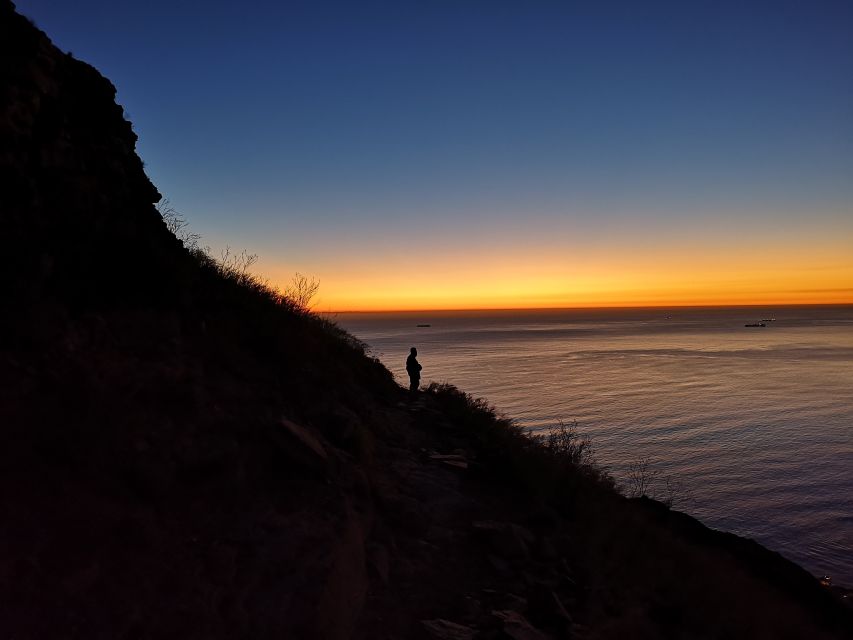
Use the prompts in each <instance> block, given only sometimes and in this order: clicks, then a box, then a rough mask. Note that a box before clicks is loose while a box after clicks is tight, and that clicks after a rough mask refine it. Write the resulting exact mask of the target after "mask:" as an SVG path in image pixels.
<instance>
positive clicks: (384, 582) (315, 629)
mask: <svg viewBox="0 0 853 640" xmlns="http://www.w3.org/2000/svg"><path fill="white" fill-rule="evenodd" d="M135 141H136V137H135V135H134V134H133V132H132V130H131V128H130V125H129V124H128V123H127V122H125V120H124V119H123V117H122V110H121V108H120V107H119V106H117V105H116V104H115V89H114V88H113V86H112V85H111V84H110V83H109V82H108V81H107V80H106V79H104V78H103V77H102V76H101V75H100V74H99V73H98V72H97V71H95V70H94V69H93V68H91V67H90V66H88V65H86V64H84V63H82V62H79V61H77V60H74V59H73V58H72V57H70V56H69V55H66V54H63V53H61V52H60V51H58V50H57V49H56V48H55V47H54V46H53V45H52V44H51V43H50V41H49V40H48V38H47V37H46V36H45V35H44V34H43V33H41V32H40V31H38V29H36V28H35V27H34V26H33V25H32V24H30V23H29V22H28V21H27V20H26V19H25V18H23V17H21V16H20V15H18V14H17V13H15V11H14V7H13V5H12V4H11V3H10V2H8V0H0V171H2V174H0V179H2V185H0V186H2V188H0V224H2V231H3V234H4V235H3V238H4V239H5V240H6V241H7V242H6V245H5V247H4V251H3V252H0V260H2V264H0V267H1V268H2V270H1V271H0V278H2V283H0V284H2V294H3V296H4V300H3V302H4V313H3V315H2V323H3V326H2V327H0V439H1V440H0V516H2V526H0V625H2V632H3V636H4V637H10V638H13V637H14V638H87V639H98V638H105V639H106V638H109V639H120V638H173V637H175V638H178V637H180V638H187V639H191V638H199V639H201V638H204V639H211V638H229V639H232V638H252V639H255V638H299V639H301V638H319V639H329V640H344V639H346V638H363V639H365V640H367V639H371V640H372V639H374V638H479V639H489V638H495V639H497V638H504V639H505V638H549V637H553V638H567V637H588V638H620V637H643V638H672V637H691V638H716V637H726V638H728V637H732V638H734V637H749V638H768V639H769V638H779V637H791V638H794V637H815V638H842V637H850V636H849V631H850V628H851V627H850V616H849V613H848V612H847V611H846V610H845V609H843V607H842V605H840V604H839V603H838V602H837V601H836V600H835V599H833V597H832V596H831V594H830V592H829V591H827V590H824V589H823V588H822V587H820V585H818V584H817V582H816V581H815V580H814V579H812V578H811V577H810V576H808V575H807V574H805V572H803V571H802V570H801V569H799V568H798V567H795V566H793V565H791V564H790V563H787V562H786V561H785V560H783V559H782V558H779V557H778V556H776V555H775V554H771V553H769V552H767V551H766V550H764V549H761V548H760V547H758V545H755V544H754V543H750V542H748V541H743V540H740V539H737V538H735V537H734V536H726V535H724V534H719V533H718V532H713V531H710V530H708V529H706V528H704V527H702V525H701V524H699V523H698V522H696V521H695V520H693V519H691V518H689V517H687V516H684V515H683V514H673V513H672V512H670V511H669V510H667V509H666V508H665V507H663V505H659V504H657V503H655V504H647V503H645V502H643V501H639V502H638V501H634V502H632V501H628V500H625V499H623V498H622V497H621V496H619V495H617V494H616V493H614V492H613V491H612V490H611V489H610V488H609V486H607V484H606V483H604V482H603V481H601V479H600V478H599V477H598V476H595V477H596V478H598V479H597V480H594V481H593V480H590V479H589V477H590V476H589V475H588V474H585V473H584V472H582V470H579V469H578V468H576V467H573V466H572V465H570V464H567V463H565V461H554V460H551V459H550V458H548V457H547V456H546V455H545V453H544V450H543V449H541V448H537V447H536V446H534V445H533V443H532V442H531V441H530V440H529V439H527V438H524V437H523V436H522V435H520V434H519V433H518V432H517V431H516V430H514V429H513V427H512V425H511V424H509V423H507V422H506V421H502V420H501V419H499V418H498V417H496V416H495V415H494V414H493V413H491V412H489V411H488V410H487V409H484V408H483V407H484V405H483V404H482V403H476V402H471V401H470V398H467V399H466V397H465V396H464V395H463V394H461V393H459V392H454V391H448V390H444V391H442V390H432V391H429V392H426V393H423V394H422V395H421V396H420V398H419V399H418V400H412V399H411V398H410V396H409V394H408V392H407V391H405V390H403V389H402V388H400V387H399V386H398V385H396V384H395V383H394V381H393V379H392V377H391V375H390V373H389V372H388V371H387V370H386V369H385V368H384V367H382V366H381V365H380V364H379V363H378V362H376V361H374V360H372V359H371V358H369V357H367V356H366V355H365V354H364V350H363V348H362V347H361V346H360V345H359V344H358V343H357V341H355V340H354V339H352V338H351V337H349V336H347V335H346V334H345V333H343V332H342V331H340V330H339V329H337V328H336V327H334V326H333V325H331V324H330V323H327V322H325V321H323V320H321V319H319V318H316V317H313V316H311V315H306V314H302V313H294V312H293V311H292V310H290V309H289V308H288V307H287V306H286V305H281V304H277V303H276V302H275V301H274V300H272V299H271V298H270V297H269V296H264V295H263V292H259V291H258V290H257V289H253V288H252V287H251V286H244V284H241V283H239V282H234V281H233V280H228V278H226V277H223V276H222V274H221V273H219V272H217V271H216V269H213V268H211V266H210V264H209V263H206V262H204V261H203V260H199V259H198V258H197V257H195V258H194V257H193V256H191V255H189V254H188V253H187V252H185V251H184V250H183V248H182V247H181V244H180V242H179V241H178V240H177V239H175V238H174V236H172V235H171V234H169V233H168V231H167V230H166V228H165V226H164V224H163V222H162V220H161V219H160V218H159V217H158V216H157V213H156V211H155V210H154V208H153V206H152V202H154V201H155V200H157V198H158V194H157V191H156V189H155V188H154V187H153V186H152V185H151V183H150V181H149V180H148V178H147V177H146V176H145V173H144V171H143V168H142V164H141V162H140V160H139V158H138V157H137V156H136V154H135V152H134V144H135Z"/></svg>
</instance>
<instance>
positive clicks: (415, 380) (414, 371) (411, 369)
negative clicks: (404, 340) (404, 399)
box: [406, 347, 423, 393]
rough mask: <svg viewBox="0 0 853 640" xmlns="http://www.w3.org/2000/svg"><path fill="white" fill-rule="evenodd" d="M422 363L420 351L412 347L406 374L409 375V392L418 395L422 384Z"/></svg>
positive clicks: (407, 359)
mask: <svg viewBox="0 0 853 640" xmlns="http://www.w3.org/2000/svg"><path fill="white" fill-rule="evenodd" d="M421 369H423V367H422V366H421V363H420V362H418V350H417V349H415V348H414V347H412V350H411V352H410V353H409V357H408V358H406V373H408V374H409V391H411V392H412V393H417V391H418V386H419V385H420V383H421Z"/></svg>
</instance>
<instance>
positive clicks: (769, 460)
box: [336, 306, 853, 584]
mask: <svg viewBox="0 0 853 640" xmlns="http://www.w3.org/2000/svg"><path fill="white" fill-rule="evenodd" d="M764 318H775V319H776V320H775V321H773V322H767V327H765V328H757V327H756V328H746V327H744V324H746V323H750V322H756V321H758V320H761V319H764ZM336 319H337V321H338V322H339V323H340V324H341V325H343V326H344V327H345V328H347V329H348V330H350V331H351V332H352V333H353V334H355V335H356V336H357V337H359V338H361V339H362V340H364V341H365V342H366V343H367V344H368V345H370V347H371V349H372V352H373V353H374V355H377V356H378V357H380V358H381V360H382V361H383V362H384V363H385V364H386V365H387V366H388V367H389V368H390V369H391V370H392V371H393V372H394V374H395V376H396V377H397V379H398V380H400V381H403V380H405V379H406V376H405V370H404V367H405V360H406V355H407V354H408V351H409V348H410V347H411V346H417V348H418V352H419V354H420V355H419V359H420V362H421V364H422V365H423V367H424V371H423V376H424V377H423V381H424V383H426V382H428V381H430V380H439V381H448V382H452V383H453V384H456V385H457V386H459V387H460V388H462V389H464V390H466V391H468V392H470V393H472V394H473V395H477V396H483V397H486V398H488V399H489V401H490V402H492V403H493V404H495V405H496V406H497V407H498V409H499V410H501V411H503V412H505V413H507V414H508V415H510V416H512V417H514V418H516V419H518V420H519V421H520V422H521V423H522V424H524V425H526V426H529V427H531V428H534V429H540V428H546V427H548V426H549V425H552V424H554V423H556V422H557V421H558V420H566V421H572V420H577V422H578V426H579V428H580V430H581V431H582V432H584V433H586V434H588V435H590V436H591V437H592V439H593V442H594V444H595V447H596V451H597V455H598V458H599V460H600V461H601V462H602V463H604V464H605V465H607V466H609V467H610V469H611V471H612V473H613V474H614V476H616V477H617V479H618V478H624V476H625V472H626V470H627V468H628V465H630V464H631V463H632V462H636V461H637V460H638V459H640V458H650V459H651V460H652V461H653V463H654V467H655V469H657V470H658V472H659V473H660V474H661V475H662V476H663V475H670V476H674V477H677V478H678V479H680V480H681V481H682V482H683V483H684V484H685V485H686V486H687V487H689V489H690V493H691V494H692V496H693V498H694V500H693V501H692V502H691V503H689V504H684V505H682V508H684V509H685V510H687V511H689V512H690V513H692V514H693V515H695V516H697V517H698V518H700V519H701V520H702V521H703V522H705V523H706V524H708V525H709V526H712V527H716V528H720V529H725V530H728V531H733V532H735V533H739V534H741V535H746V536H749V537H754V538H756V539H757V540H759V541H760V542H762V543H763V544H765V545H766V546H768V547H770V548H772V549H774V550H777V551H779V552H781V553H783V554H784V555H785V556H787V557H789V558H791V559H792V560H795V561H797V562H799V563H800V564H802V565H803V566H805V567H806V568H808V569H809V570H810V571H812V572H813V573H816V574H823V573H828V574H831V575H833V576H834V578H835V582H836V583H846V584H853V307H850V306H847V307H791V308H772V309H770V308H755V307H753V308H739V309H719V308H716V309H670V310H658V309H656V310H571V311H565V310H563V311H553V310H551V311H495V312H467V313H461V312H422V313H418V312H414V313H412V312H407V313H396V314H384V313H383V314H339V315H338V316H336ZM418 324H429V325H430V326H429V327H417V326H416V325H418Z"/></svg>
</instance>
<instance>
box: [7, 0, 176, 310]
mask: <svg viewBox="0 0 853 640" xmlns="http://www.w3.org/2000/svg"><path fill="white" fill-rule="evenodd" d="M115 94H116V89H115V87H114V86H113V85H112V84H111V83H110V81H109V80H107V79H106V78H104V77H103V76H102V75H101V74H100V73H98V71H97V70H96V69H94V68H93V67H91V66H89V65H88V64H86V63H84V62H81V61H79V60H76V59H74V58H73V57H72V56H71V54H66V53H62V52H61V51H59V50H58V49H57V48H56V47H55V46H54V45H53V44H52V43H51V42H50V40H49V39H48V38H47V36H45V35H44V34H43V33H42V32H41V31H39V30H38V29H36V28H35V27H34V26H33V25H31V24H30V23H29V22H28V21H27V20H26V19H25V18H24V17H22V16H20V15H18V14H17V13H16V12H15V11H14V6H13V5H12V3H11V2H8V0H2V2H0V176H2V178H0V179H2V189H0V225H2V229H3V238H4V248H3V251H2V253H0V255H2V261H3V262H2V277H3V280H2V290H3V292H4V297H5V298H6V299H7V300H10V299H11V300H17V299H27V300H42V299H44V298H45V297H58V298H61V299H62V301H63V302H65V303H66V304H70V303H74V304H90V305H91V304H96V305H104V304H109V303H113V302H121V303H125V304H128V303H129V304H135V305H137V306H141V305H149V306H150V305H151V304H152V303H153V302H156V301H158V300H161V299H163V297H164V296H168V295H169V294H171V295H174V294H175V293H176V292H175V291H174V290H172V291H170V289H173V288H174V285H175V284H176V282H175V281H176V279H178V274H177V273H176V271H177V270H178V269H179V266H180V265H181V264H183V263H184V262H185V261H184V254H183V252H182V251H181V246H180V243H179V242H178V241H177V240H176V239H175V238H174V236H172V234H170V233H169V232H168V230H167V229H166V226H165V224H164V223H163V221H162V219H161V218H160V216H159V215H158V213H157V211H156V209H155V208H154V203H155V202H157V201H158V200H159V199H160V194H159V193H158V192H157V189H156V188H155V187H154V185H152V184H151V181H150V180H149V179H148V177H147V176H146V175H145V172H144V170H143V166H142V162H141V160H140V159H139V157H138V156H137V155H136V153H135V145H136V134H134V132H133V130H132V129H131V126H130V124H129V123H128V122H127V121H126V120H125V119H124V117H123V111H122V108H121V107H120V106H119V105H117V104H116V102H115Z"/></svg>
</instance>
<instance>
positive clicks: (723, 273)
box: [259, 229, 853, 312]
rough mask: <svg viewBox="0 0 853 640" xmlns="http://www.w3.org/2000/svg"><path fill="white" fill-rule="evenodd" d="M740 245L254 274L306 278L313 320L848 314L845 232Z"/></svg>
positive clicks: (670, 242)
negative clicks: (778, 308)
mask: <svg viewBox="0 0 853 640" xmlns="http://www.w3.org/2000/svg"><path fill="white" fill-rule="evenodd" d="M815 233H816V234H817V233H818V232H815ZM751 235H752V234H744V236H743V237H741V238H735V239H730V238H727V239H726V241H725V242H723V241H722V240H721V239H720V238H717V239H716V240H715V239H713V238H712V239H710V240H708V239H704V238H700V239H698V240H693V239H688V240H685V239H684V238H666V239H662V238H659V239H658V240H659V242H658V243H657V244H656V245H652V244H651V243H650V242H644V241H643V240H642V239H639V238H637V239H631V240H632V241H631V243H629V242H628V241H627V240H626V241H623V243H622V244H620V245H616V244H615V243H614V244H608V245H607V246H602V245H595V244H592V243H589V242H587V243H585V244H584V243H579V242H576V243H575V244H574V245H571V244H570V243H569V242H567V241H563V242H561V241H560V239H559V238H558V239H556V240H555V241H554V242H553V243H551V244H550V245H549V244H547V243H546V242H541V243H539V244H538V245H536V246H531V244H532V243H524V242H522V241H520V240H516V241H515V242H508V241H504V242H498V243H495V242H490V243H482V244H481V245H479V246H477V245H473V246H467V245H466V246H463V247H461V248H460V247H456V248H453V247H451V248H447V249H445V250H443V251H440V250H439V251H435V250H433V251H428V250H427V249H426V248H424V249H423V250H421V249H420V248H419V247H418V246H414V247H412V248H411V250H407V251H399V250H398V248H397V247H398V246H399V245H394V244H392V243H388V244H389V245H390V246H391V247H392V249H384V248H383V247H382V246H379V245H377V246H379V248H378V249H376V250H375V251H373V252H372V255H373V256H374V257H373V259H371V260H365V259H364V257H363V256H364V255H365V252H363V248H361V247H359V248H358V249H359V252H360V254H359V253H356V251H355V249H352V250H350V252H349V253H348V252H347V251H348V248H347V247H345V248H344V249H342V250H338V251H329V254H328V255H329V256H331V257H327V256H326V255H318V256H317V261H316V264H317V266H318V268H315V270H313V271H309V270H308V269H306V268H305V267H304V266H302V267H301V268H296V266H295V265H286V264H281V263H277V264H260V265H259V272H262V273H265V274H266V275H268V276H270V277H271V278H270V279H271V282H272V283H274V284H279V285H285V284H286V283H287V282H288V281H289V280H290V278H291V276H292V274H293V273H294V271H297V270H298V271H301V272H303V273H305V272H308V273H312V274H313V275H315V276H316V277H318V278H319V280H320V290H319V294H318V297H317V299H316V300H315V302H316V305H315V309H316V310H317V311H320V312H351V311H425V310H466V309H468V310H485V309H522V308H525V309H532V308H543V309H544V308H591V307H676V306H730V305H731V306H747V305H795V304H853V251H851V250H850V247H851V246H853V238H851V237H850V234H849V233H847V232H846V229H845V230H844V231H842V232H841V233H838V234H837V235H835V236H834V237H829V238H827V237H826V236H825V235H813V236H811V237H810V236H809V233H808V232H804V233H800V234H799V235H798V236H797V237H796V238H795V239H791V237H790V235H788V234H786V235H788V237H786V238H781V237H775V238H773V237H770V232H767V233H766V234H764V238H763V239H764V240H765V244H764V245H763V246H761V245H759V244H758V243H757V242H755V241H754V236H753V237H752V238H751V237H750V236H751ZM661 245H663V246H661ZM383 249H384V251H383Z"/></svg>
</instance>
